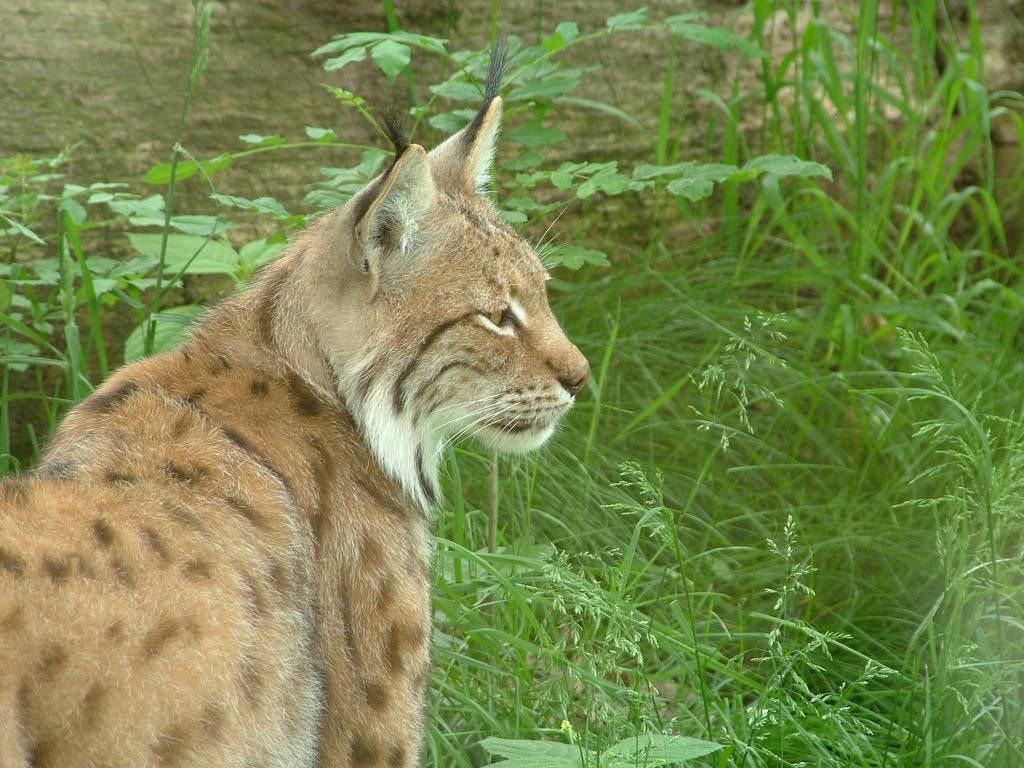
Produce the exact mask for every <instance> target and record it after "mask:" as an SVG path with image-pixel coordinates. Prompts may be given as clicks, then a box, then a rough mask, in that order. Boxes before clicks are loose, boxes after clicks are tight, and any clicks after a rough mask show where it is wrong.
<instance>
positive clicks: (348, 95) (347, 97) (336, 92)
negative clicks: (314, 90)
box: [323, 83, 366, 107]
mask: <svg viewBox="0 0 1024 768" xmlns="http://www.w3.org/2000/svg"><path fill="white" fill-rule="evenodd" d="M323 87H324V90H326V91H327V92H328V93H329V94H331V95H332V96H334V98H336V99H337V100H338V101H340V102H341V103H342V104H344V105H345V106H347V107H361V106H363V105H364V104H365V103H366V99H364V98H363V97H362V96H356V95H355V94H354V93H352V91H346V90H345V89H344V88H337V87H335V86H333V85H330V84H328V83H324V84H323Z"/></svg>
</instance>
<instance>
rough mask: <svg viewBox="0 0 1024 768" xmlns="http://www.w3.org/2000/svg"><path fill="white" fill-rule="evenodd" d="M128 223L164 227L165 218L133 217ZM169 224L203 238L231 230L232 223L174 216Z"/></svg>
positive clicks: (221, 220)
mask: <svg viewBox="0 0 1024 768" xmlns="http://www.w3.org/2000/svg"><path fill="white" fill-rule="evenodd" d="M128 221H129V222H130V223H131V224H132V225H133V226H136V227H162V226H163V225H164V216H163V214H162V213H161V214H160V215H159V216H149V215H142V216H131V217H129V218H128ZM169 223H170V226H171V228H172V229H176V230H178V231H179V232H184V233H185V234H187V235H200V236H201V237H210V236H212V235H219V234H221V233H222V232H227V231H228V230H229V229H231V224H230V223H228V222H227V221H224V220H223V219H220V218H215V217H213V216H198V215H192V216H188V215H186V216H172V217H171V220H170V222H169Z"/></svg>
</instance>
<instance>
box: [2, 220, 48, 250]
mask: <svg viewBox="0 0 1024 768" xmlns="http://www.w3.org/2000/svg"><path fill="white" fill-rule="evenodd" d="M0 219H3V220H4V221H5V222H7V224H8V225H9V226H10V228H11V229H13V230H15V231H16V232H18V233H19V234H21V235H24V236H25V237H27V238H28V239H29V240H31V241H32V242H34V243H37V244H39V245H46V243H45V242H44V241H43V239H42V238H41V237H39V235H37V234H36V233H35V232H33V231H32V230H31V229H29V228H28V227H26V226H25V225H24V224H22V223H21V222H19V221H15V220H14V219H11V218H8V217H7V216H5V215H4V214H2V213H0Z"/></svg>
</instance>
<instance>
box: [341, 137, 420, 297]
mask: <svg viewBox="0 0 1024 768" xmlns="http://www.w3.org/2000/svg"><path fill="white" fill-rule="evenodd" d="M433 200H434V182H433V179H432V178H431V175H430V164H429V163H428V162H427V153H426V150H424V149H423V147H421V146H420V145H419V144H410V145H409V146H407V147H403V148H401V153H400V154H399V155H398V157H397V159H396V160H395V162H394V164H393V165H392V166H391V168H390V169H389V170H388V171H387V172H386V173H384V174H383V175H381V176H380V177H378V178H377V180H376V181H374V182H373V183H372V184H370V186H368V187H367V188H366V189H364V190H363V191H362V192H361V193H360V194H359V196H358V197H357V198H356V199H355V200H354V205H355V210H356V218H357V220H356V225H355V234H356V241H357V243H358V244H359V246H360V247H361V248H362V254H361V255H362V268H363V270H364V271H365V272H369V273H370V274H372V275H373V276H374V277H375V278H376V279H377V280H379V279H380V276H381V274H383V273H388V272H392V271H394V270H396V269H400V268H401V267H402V266H403V265H404V264H406V263H407V262H408V260H409V258H410V254H411V250H412V249H411V247H410V246H411V243H412V241H413V239H414V237H415V236H416V231H417V230H418V229H419V223H420V221H421V220H422V218H423V216H424V215H425V214H426V212H427V210H428V209H429V208H430V205H431V203H432V202H433Z"/></svg>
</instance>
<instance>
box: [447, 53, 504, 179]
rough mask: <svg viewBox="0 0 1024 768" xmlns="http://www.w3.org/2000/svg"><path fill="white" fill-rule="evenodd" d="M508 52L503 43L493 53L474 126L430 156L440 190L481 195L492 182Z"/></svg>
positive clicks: (455, 136) (450, 139)
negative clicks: (500, 93)
mask: <svg viewBox="0 0 1024 768" xmlns="http://www.w3.org/2000/svg"><path fill="white" fill-rule="evenodd" d="M506 64H507V52H506V48H505V42H504V40H500V41H499V42H498V43H497V44H496V45H495V46H494V50H493V51H492V52H491V60H490V64H489V65H488V67H487V90H486V93H485V96H484V98H485V101H484V105H483V107H481V108H480V111H479V112H477V114H476V117H474V118H473V120H472V122H470V124H469V125H467V126H466V127H465V128H463V129H462V130H461V131H459V132H458V133H456V134H453V135H452V136H449V137H448V139H447V140H446V141H445V142H444V143H443V144H441V145H440V146H438V147H436V148H434V149H433V150H432V151H431V152H430V167H431V170H432V171H433V174H434V178H435V179H437V184H438V186H439V187H440V188H441V189H444V190H446V191H449V192H468V193H470V194H481V193H483V192H484V191H485V190H486V189H487V185H488V184H489V182H490V180H491V166H492V165H493V163H494V150H495V146H496V144H497V140H498V128H499V127H500V125H501V96H499V95H498V91H499V90H500V89H501V78H502V77H503V76H504V74H505V66H506Z"/></svg>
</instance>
